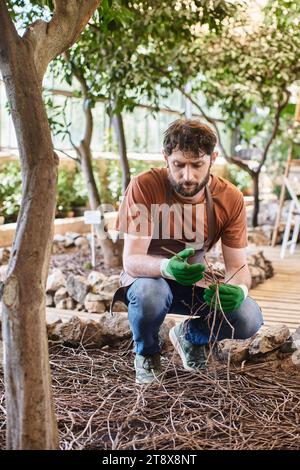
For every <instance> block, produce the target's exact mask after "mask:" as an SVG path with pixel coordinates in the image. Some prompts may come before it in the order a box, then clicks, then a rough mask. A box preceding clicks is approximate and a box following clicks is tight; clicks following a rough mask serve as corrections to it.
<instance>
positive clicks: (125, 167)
mask: <svg viewBox="0 0 300 470" xmlns="http://www.w3.org/2000/svg"><path fill="white" fill-rule="evenodd" d="M112 122H113V126H114V129H115V134H116V138H117V142H118V148H119V157H120V163H121V169H122V193H123V194H124V193H125V191H126V188H127V186H128V184H129V182H130V171H129V163H128V158H127V149H126V138H125V133H124V126H123V119H122V115H121V113H118V114H114V115H113V116H112Z"/></svg>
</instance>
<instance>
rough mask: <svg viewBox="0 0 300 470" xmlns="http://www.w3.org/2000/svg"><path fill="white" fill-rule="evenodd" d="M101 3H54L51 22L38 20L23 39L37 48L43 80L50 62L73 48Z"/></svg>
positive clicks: (63, 0)
mask: <svg viewBox="0 0 300 470" xmlns="http://www.w3.org/2000/svg"><path fill="white" fill-rule="evenodd" d="M100 3H101V0H84V1H83V0H54V13H53V17H52V19H51V21H50V22H49V23H47V22H46V21H43V20H38V21H35V22H34V23H33V24H32V25H31V26H29V28H28V29H27V31H26V32H25V34H24V36H23V39H24V41H29V42H31V44H32V45H33V47H34V62H35V66H36V69H37V73H38V76H39V79H40V81H42V79H43V76H44V73H45V71H46V69H47V66H48V64H49V62H51V60H52V59H54V58H55V57H56V56H58V55H59V54H62V53H63V52H64V51H65V50H67V49H69V48H70V47H71V46H72V45H73V44H74V42H75V41H76V39H77V38H78V36H79V34H80V33H81V31H82V30H83V28H84V27H85V25H86V24H87V23H88V20H89V19H90V17H91V16H92V14H93V13H94V11H95V10H96V8H97V7H98V6H99V5H100Z"/></svg>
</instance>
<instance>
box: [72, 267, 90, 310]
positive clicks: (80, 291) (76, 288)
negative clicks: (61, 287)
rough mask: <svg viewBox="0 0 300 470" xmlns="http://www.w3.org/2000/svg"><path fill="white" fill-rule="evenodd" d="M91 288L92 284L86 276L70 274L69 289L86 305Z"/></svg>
mask: <svg viewBox="0 0 300 470" xmlns="http://www.w3.org/2000/svg"><path fill="white" fill-rule="evenodd" d="M89 289H90V286H89V285H88V282H87V280H86V278H85V277H83V276H74V275H73V274H70V275H69V277H68V279H67V291H68V293H69V295H70V296H71V297H72V298H73V299H74V300H76V302H79V303H80V304H82V305H84V301H85V297H86V295H87V293H88V292H89Z"/></svg>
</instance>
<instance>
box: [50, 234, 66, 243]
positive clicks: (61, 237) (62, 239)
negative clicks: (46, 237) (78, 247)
mask: <svg viewBox="0 0 300 470" xmlns="http://www.w3.org/2000/svg"><path fill="white" fill-rule="evenodd" d="M53 241H54V242H60V243H64V242H65V237H64V235H61V234H60V233H57V234H55V235H54V237H53Z"/></svg>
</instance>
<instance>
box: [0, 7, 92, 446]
mask: <svg viewBox="0 0 300 470" xmlns="http://www.w3.org/2000/svg"><path fill="white" fill-rule="evenodd" d="M33 3H35V4H38V5H44V4H45V3H48V5H49V6H50V7H53V15H49V16H50V17H51V18H50V19H49V21H45V20H42V19H39V20H37V21H35V22H33V23H32V24H31V25H30V26H29V27H28V28H27V29H26V31H25V33H24V35H23V36H20V35H19V34H18V32H17V29H16V26H15V25H14V22H13V20H12V17H13V15H15V14H16V13H17V8H18V7H19V6H20V5H21V6H22V2H11V3H8V2H6V1H4V0H1V2H0V70H1V73H2V76H3V80H4V83H5V87H6V93H7V97H8V102H9V106H10V109H11V114H12V118H13V122H14V126H15V130H16V135H17V140H18V147H19V154H20V161H21V172H22V202H21V209H20V213H19V217H18V221H17V228H16V235H15V239H14V242H13V246H12V251H11V253H12V254H11V258H10V261H9V266H8V272H7V276H6V279H5V282H4V284H3V285H2V286H1V294H2V304H3V309H2V324H3V338H4V350H5V364H4V373H5V389H6V410H7V447H8V448H10V449H53V448H57V447H58V437H57V427H56V422H55V416H54V412H53V404H52V397H51V395H52V394H51V385H50V371H49V360H48V344H47V334H46V322H45V285H46V279H47V273H48V268H49V260H50V253H51V246H52V235H53V220H54V214H55V206H56V182H57V164H58V158H57V156H56V154H55V153H54V150H53V145H52V141H51V133H50V128H49V124H48V119H47V115H46V112H45V108H44V103H43V99H42V80H43V76H44V74H45V71H46V69H47V66H48V64H49V62H50V61H51V60H53V59H54V58H55V57H56V56H57V55H59V54H61V53H62V52H63V51H64V50H66V49H67V48H68V47H70V46H71V45H72V44H73V43H74V41H76V39H77V37H78V36H79V34H80V32H81V31H82V29H83V28H84V26H85V25H86V23H87V22H88V21H89V19H90V17H91V15H92V14H93V12H94V10H95V9H96V8H97V6H98V5H99V3H100V1H98V0H86V1H84V2H82V1H79V0H67V1H61V0H60V1H59V0H56V1H54V2H53V5H52V2H33ZM30 6H31V5H30V3H29V2H23V7H24V9H27V11H28V9H29V10H30ZM48 11H49V10H48ZM11 15H12V16H11Z"/></svg>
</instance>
